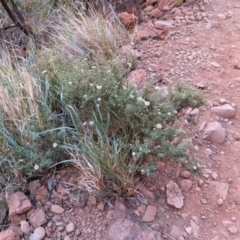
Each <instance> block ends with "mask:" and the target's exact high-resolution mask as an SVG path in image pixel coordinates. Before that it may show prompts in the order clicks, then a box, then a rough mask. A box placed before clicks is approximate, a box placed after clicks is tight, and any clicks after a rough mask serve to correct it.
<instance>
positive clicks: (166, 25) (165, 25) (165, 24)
mask: <svg viewBox="0 0 240 240" xmlns="http://www.w3.org/2000/svg"><path fill="white" fill-rule="evenodd" d="M154 26H155V28H157V29H161V30H170V29H171V28H172V27H173V24H172V22H170V21H156V22H155V25H154Z"/></svg>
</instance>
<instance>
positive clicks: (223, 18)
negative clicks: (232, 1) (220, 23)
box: [217, 13, 227, 20]
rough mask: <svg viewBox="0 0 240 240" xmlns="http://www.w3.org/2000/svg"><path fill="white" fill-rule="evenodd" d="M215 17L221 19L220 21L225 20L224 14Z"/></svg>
mask: <svg viewBox="0 0 240 240" xmlns="http://www.w3.org/2000/svg"><path fill="white" fill-rule="evenodd" d="M217 16H218V18H219V19H221V20H225V19H227V17H226V15H224V14H222V13H219V14H218V15H217Z"/></svg>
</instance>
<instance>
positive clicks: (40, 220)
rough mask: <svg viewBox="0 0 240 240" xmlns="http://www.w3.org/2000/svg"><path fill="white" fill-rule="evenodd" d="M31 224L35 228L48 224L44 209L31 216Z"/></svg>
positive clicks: (37, 210)
mask: <svg viewBox="0 0 240 240" xmlns="http://www.w3.org/2000/svg"><path fill="white" fill-rule="evenodd" d="M29 222H30V223H31V224H32V226H33V227H34V228H37V227H40V226H42V225H43V224H45V223H46V222H47V218H46V216H45V213H44V212H43V210H42V209H36V210H35V211H34V212H33V213H32V214H31V215H30V216H29Z"/></svg>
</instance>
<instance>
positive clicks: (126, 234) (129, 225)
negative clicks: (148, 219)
mask: <svg viewBox="0 0 240 240" xmlns="http://www.w3.org/2000/svg"><path fill="white" fill-rule="evenodd" d="M108 233H109V237H110V239H111V240H127V239H129V240H130V239H134V240H149V239H151V240H159V239H161V235H160V234H159V233H158V232H156V231H153V230H151V229H149V228H147V229H145V230H142V229H141V227H140V226H139V225H138V224H136V223H134V222H132V221H131V220H129V219H118V220H117V221H114V222H113V223H112V224H111V225H110V227H109V232H108Z"/></svg>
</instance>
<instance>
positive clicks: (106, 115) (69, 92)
mask: <svg viewBox="0 0 240 240" xmlns="http://www.w3.org/2000/svg"><path fill="white" fill-rule="evenodd" d="M52 39H53V44H52V45H51V47H46V48H45V49H44V50H43V49H42V50H40V51H39V50H38V51H36V53H35V54H33V52H32V54H30V55H29V56H28V58H24V59H17V58H14V59H13V58H12V56H11V54H10V53H9V52H7V51H5V52H4V54H2V56H1V58H0V91H1V96H0V139H1V141H0V152H1V156H0V165H1V168H0V176H1V177H0V184H1V187H2V188H5V187H6V186H10V185H11V184H12V183H13V182H14V183H18V184H19V182H23V180H24V179H27V178H29V177H36V176H40V175H43V174H45V173H46V172H48V171H49V169H51V168H52V167H53V166H64V165H66V164H69V163H73V164H74V166H76V167H77V168H78V169H79V171H80V172H81V174H80V177H79V179H78V182H77V183H76V184H77V185H78V186H79V187H80V188H81V189H83V190H85V191H87V192H90V193H94V194H98V195H101V196H106V195H108V196H109V195H113V194H116V195H125V196H126V195H131V194H133V193H134V183H135V182H136V181H138V180H139V179H141V178H142V177H143V176H147V177H148V176H154V170H155V160H156V159H164V160H168V159H172V158H174V159H175V160H176V161H178V162H180V163H182V164H184V165H188V166H190V164H192V161H191V158H190V157H189V156H188V154H187V141H186V139H185V135H184V131H182V130H181V129H179V127H178V125H177V124H176V122H177V119H178V114H179V112H180V111H181V109H182V108H185V107H187V106H192V107H198V106H200V105H201V104H202V103H203V101H202V96H201V94H200V93H199V92H197V91H196V90H194V89H192V88H190V87H183V86H182V85H181V86H180V85H179V86H177V87H176V88H173V89H172V90H171V91H170V94H169V95H168V96H167V97H165V100H164V101H162V98H161V91H160V90H159V88H155V87H154V86H149V87H147V88H145V89H141V90H139V89H135V88H134V87H133V86H131V85H129V84H128V83H127V82H126V75H127V73H128V72H129V71H130V70H131V67H132V66H133V65H134V64H135V59H134V58H133V56H132V55H131V53H127V54H126V53H123V52H122V50H121V47H122V46H123V45H124V44H125V42H126V41H127V36H126V33H125V30H124V29H123V28H122V26H121V25H119V23H117V22H113V21H112V20H110V19H108V18H106V17H104V16H103V15H100V14H99V13H98V12H96V11H93V10H92V11H91V14H90V15H86V14H83V13H81V12H77V13H76V12H74V13H73V12H70V10H64V11H62V15H61V18H60V20H59V25H57V26H56V28H55V33H54V34H52ZM149 159H154V161H149ZM20 179H21V181H20Z"/></svg>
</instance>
